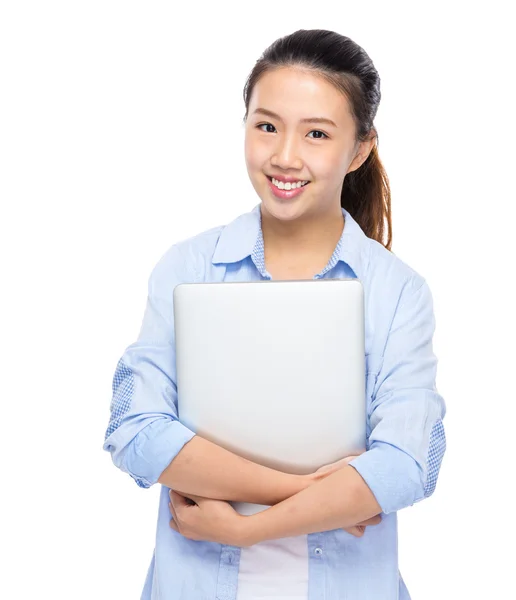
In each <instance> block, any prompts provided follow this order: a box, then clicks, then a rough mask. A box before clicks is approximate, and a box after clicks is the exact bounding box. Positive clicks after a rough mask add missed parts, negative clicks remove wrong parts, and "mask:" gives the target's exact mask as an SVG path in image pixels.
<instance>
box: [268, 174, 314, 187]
mask: <svg viewBox="0 0 516 600" xmlns="http://www.w3.org/2000/svg"><path fill="white" fill-rule="evenodd" d="M272 183H273V184H274V185H275V186H276V187H277V188H279V189H280V190H294V189H297V188H300V187H303V186H304V185H306V184H307V183H308V181H293V182H290V181H287V182H286V183H285V182H284V181H278V180H277V179H274V177H272Z"/></svg>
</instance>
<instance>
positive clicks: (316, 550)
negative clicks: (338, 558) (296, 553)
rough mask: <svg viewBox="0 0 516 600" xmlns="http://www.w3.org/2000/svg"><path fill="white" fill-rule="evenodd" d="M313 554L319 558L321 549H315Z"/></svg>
mask: <svg viewBox="0 0 516 600" xmlns="http://www.w3.org/2000/svg"><path fill="white" fill-rule="evenodd" d="M314 552H315V553H316V554H317V556H320V555H321V554H322V548H316V549H315V550H314Z"/></svg>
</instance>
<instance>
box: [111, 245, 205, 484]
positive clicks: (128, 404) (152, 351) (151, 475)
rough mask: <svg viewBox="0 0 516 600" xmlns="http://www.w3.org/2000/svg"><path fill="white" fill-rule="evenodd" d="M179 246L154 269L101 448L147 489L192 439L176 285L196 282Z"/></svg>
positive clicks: (122, 363) (117, 381)
mask: <svg viewBox="0 0 516 600" xmlns="http://www.w3.org/2000/svg"><path fill="white" fill-rule="evenodd" d="M193 279H195V277H192V275H191V274H190V273H189V272H188V269H187V266H186V265H185V263H184V260H183V259H182V256H181V253H180V252H179V250H178V249H177V247H175V246H174V247H172V248H171V249H170V250H169V251H168V253H167V254H166V255H165V256H164V257H163V258H162V260H161V261H160V262H159V263H158V264H157V265H156V267H155V268H154V269H153V271H152V273H151V276H150V278H149V284H148V297H147V304H146V307H145V313H144V317H143V322H142V326H141V329H140V333H139V335H138V339H137V340H136V342H135V343H133V344H131V345H130V346H128V347H127V348H126V350H125V352H124V353H123V355H122V356H121V358H120V360H119V361H118V364H117V366H116V370H115V374H114V377H113V389H112V398H111V404H110V418H109V423H108V427H107V430H106V432H105V438H104V444H103V449H104V450H106V451H108V452H110V453H111V457H112V460H113V462H114V464H115V465H116V466H117V467H118V468H120V469H121V470H122V471H124V472H126V473H128V474H129V475H131V477H132V478H133V479H134V480H135V481H136V483H137V484H138V485H139V486H140V487H144V488H148V487H150V486H151V485H153V484H154V483H156V482H157V481H158V479H159V476H160V475H161V473H162V472H163V471H164V470H165V468H166V467H167V466H168V465H169V464H170V462H171V461H172V460H173V459H174V458H175V456H176V455H177V454H178V453H179V452H180V451H181V449H182V448H183V446H184V445H185V444H186V443H187V442H189V441H190V440H191V439H192V438H193V437H194V435H195V434H194V432H193V431H191V430H190V429H188V428H187V427H185V426H184V425H183V424H182V423H181V422H180V421H179V419H178V412H177V387H176V357H175V335H174V309H173V294H172V292H173V289H174V287H175V285H177V284H179V283H181V282H182V281H188V280H193Z"/></svg>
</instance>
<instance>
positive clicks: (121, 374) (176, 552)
mask: <svg viewBox="0 0 516 600" xmlns="http://www.w3.org/2000/svg"><path fill="white" fill-rule="evenodd" d="M342 212H343V214H344V217H345V226H344V230H343V233H342V236H341V238H340V240H339V242H338V244H337V246H336V248H335V251H334V253H333V256H332V257H331V259H330V261H329V262H328V264H327V265H326V267H325V268H324V269H323V270H322V271H321V272H320V273H319V274H317V275H316V276H315V279H319V278H341V277H356V278H358V279H360V280H361V282H362V284H363V286H364V301H365V325H366V327H365V333H366V336H365V348H366V394H367V408H368V410H367V451H366V452H365V453H363V454H362V455H360V456H359V457H358V458H356V459H354V460H353V461H352V462H351V463H350V464H351V465H352V466H353V467H354V468H355V469H356V470H357V471H358V472H359V473H360V475H361V476H362V477H363V479H364V480H365V482H366V483H367V485H368V486H369V487H370V489H371V490H372V492H373V493H374V495H375V497H376V499H377V501H378V503H379V504H380V506H381V507H382V511H383V514H382V522H381V523H380V524H379V525H376V526H374V527H368V528H367V530H366V534H365V535H364V536H363V537H362V538H355V537H353V536H352V535H350V534H348V533H347V532H345V531H343V530H342V529H338V530H333V531H327V532H322V533H313V534H309V535H308V536H307V539H308V553H309V554H308V555H309V559H308V560H309V588H308V589H309V594H308V600H344V599H349V600H380V599H381V600H397V599H399V600H407V599H409V598H410V596H409V593H408V591H407V589H406V587H405V584H404V583H403V579H402V577H401V574H400V572H399V569H398V552H397V517H396V512H397V511H399V510H401V509H402V508H405V507H407V506H411V505H412V504H414V503H415V502H418V501H420V500H423V499H424V498H427V497H428V496H430V495H431V494H432V493H433V491H434V489H435V485H436V481H437V476H438V473H439V469H440V465H441V461H442V458H443V454H444V452H445V448H446V439H445V434H444V429H443V424H442V419H443V418H444V415H445V412H446V408H445V403H444V400H443V398H442V397H441V396H440V395H439V393H438V392H437V390H436V387H435V378H436V368H437V358H436V356H435V355H434V353H433V349H432V336H433V333H434V329H435V320H434V312H433V303H432V295H431V292H430V289H429V287H428V284H427V283H426V281H425V280H424V279H423V277H421V276H420V275H419V274H418V273H416V272H415V271H414V270H413V269H411V268H410V267H409V266H407V265H406V264H405V263H404V262H403V261H401V260H400V259H399V258H397V257H396V256H395V255H394V254H392V253H391V252H389V251H388V250H387V249H385V248H384V247H383V246H382V245H381V244H380V243H378V242H376V241H374V240H372V239H370V238H368V237H366V235H365V234H364V232H363V231H362V229H361V228H360V227H359V225H358V223H357V222H356V221H355V220H354V219H353V218H352V216H351V215H350V214H349V213H348V212H347V211H346V210H344V209H343V210H342ZM261 279H271V276H270V275H269V273H268V272H267V271H266V269H265V260H264V245H263V235H262V229H261V213H260V205H257V206H256V207H255V208H254V209H253V210H252V211H251V212H249V213H246V214H243V215H241V216H239V217H238V218H236V219H235V220H234V221H233V222H231V223H230V224H228V225H226V226H220V227H216V228H213V229H210V230H208V231H205V232H203V233H201V234H199V235H197V236H195V237H192V238H190V239H187V240H184V241H182V242H180V243H177V244H175V245H173V246H172V247H171V248H169V250H168V251H167V252H166V253H165V254H164V256H163V257H162V258H161V259H160V260H159V261H158V263H157V265H156V266H155V267H154V269H153V271H152V273H151V275H150V278H149V286H148V299H147V306H146V310H145V314H144V318H143V323H142V326H141V331H140V333H139V336H138V339H137V341H136V342H135V343H133V344H131V345H130V346H129V347H128V348H127V349H126V350H125V352H124V354H123V356H122V357H121V358H120V360H119V362H118V366H117V368H116V372H115V375H114V379H113V397H112V401H111V406H110V410H111V417H110V421H109V425H108V428H107V431H106V437H105V441H104V446H103V447H104V449H105V450H107V451H108V452H110V453H111V456H112V459H113V462H114V464H115V465H116V466H117V467H119V468H120V469H122V470H123V471H125V472H126V473H128V474H129V475H131V477H132V478H133V479H134V480H135V481H136V483H137V484H138V485H139V486H140V487H142V488H148V487H150V486H151V485H153V484H155V483H156V482H157V480H158V478H159V477H160V475H161V473H162V472H163V471H164V469H165V468H166V467H167V466H168V465H169V464H170V462H171V461H172V459H173V458H174V457H175V456H176V455H177V454H178V453H179V452H180V450H181V449H182V448H183V446H184V445H185V444H186V443H187V442H188V441H189V440H191V439H192V437H193V436H194V432H193V431H191V430H189V429H188V428H187V427H185V426H184V425H183V424H182V423H181V422H180V421H179V420H178V414H177V388H176V383H175V381H176V367H175V338H174V319H173V295H172V292H173V290H174V287H175V286H176V285H178V284H179V283H190V282H222V281H256V280H261ZM168 491H169V488H167V487H165V486H161V490H160V500H159V513H158V524H157V531H156V543H155V549H154V552H153V556H152V560H151V563H150V566H149V570H148V574H147V579H146V581H145V584H144V589H143V592H142V596H141V600H151V599H152V600H157V599H158V598H159V599H160V600H180V599H181V600H235V598H236V593H237V581H238V569H239V559H240V548H238V547H234V546H227V545H221V544H217V543H212V542H198V541H192V540H189V539H187V538H184V537H183V536H181V535H180V534H179V533H177V532H176V531H174V530H173V529H171V527H170V526H169V521H170V518H171V514H170V512H169V508H168V502H169V497H168Z"/></svg>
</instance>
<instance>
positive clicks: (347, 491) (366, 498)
mask: <svg viewBox="0 0 516 600" xmlns="http://www.w3.org/2000/svg"><path fill="white" fill-rule="evenodd" d="M381 512H382V509H381V507H380V505H379V504H378V502H377V501H376V498H375V496H374V495H373V493H372V492H371V490H370V489H369V487H368V486H367V484H366V483H365V481H364V480H363V479H362V477H361V476H360V475H359V474H358V472H357V471H356V470H355V469H354V468H353V467H351V466H344V467H342V468H341V469H339V470H338V471H336V472H334V473H332V474H331V475H329V476H327V477H326V478H324V479H323V480H320V481H318V482H317V483H315V484H314V485H312V486H310V487H308V488H306V489H304V490H302V491H301V492H299V493H298V494H296V495H295V496H293V497H291V498H288V499H286V500H284V501H283V502H280V503H279V504H277V505H276V506H272V507H271V508H268V509H267V510H264V511H262V512H260V513H257V514H255V515H252V516H250V517H243V518H242V519H241V534H242V539H241V540H240V542H241V545H242V546H251V545H253V544H256V543H258V542H261V541H264V540H274V539H278V538H283V537H291V536H296V535H303V534H307V533H316V532H320V531H329V530H331V529H338V528H346V527H351V526H353V525H355V524H356V523H360V522H362V521H366V520H368V519H371V518H372V517H374V516H376V515H378V514H380V513H381Z"/></svg>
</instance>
